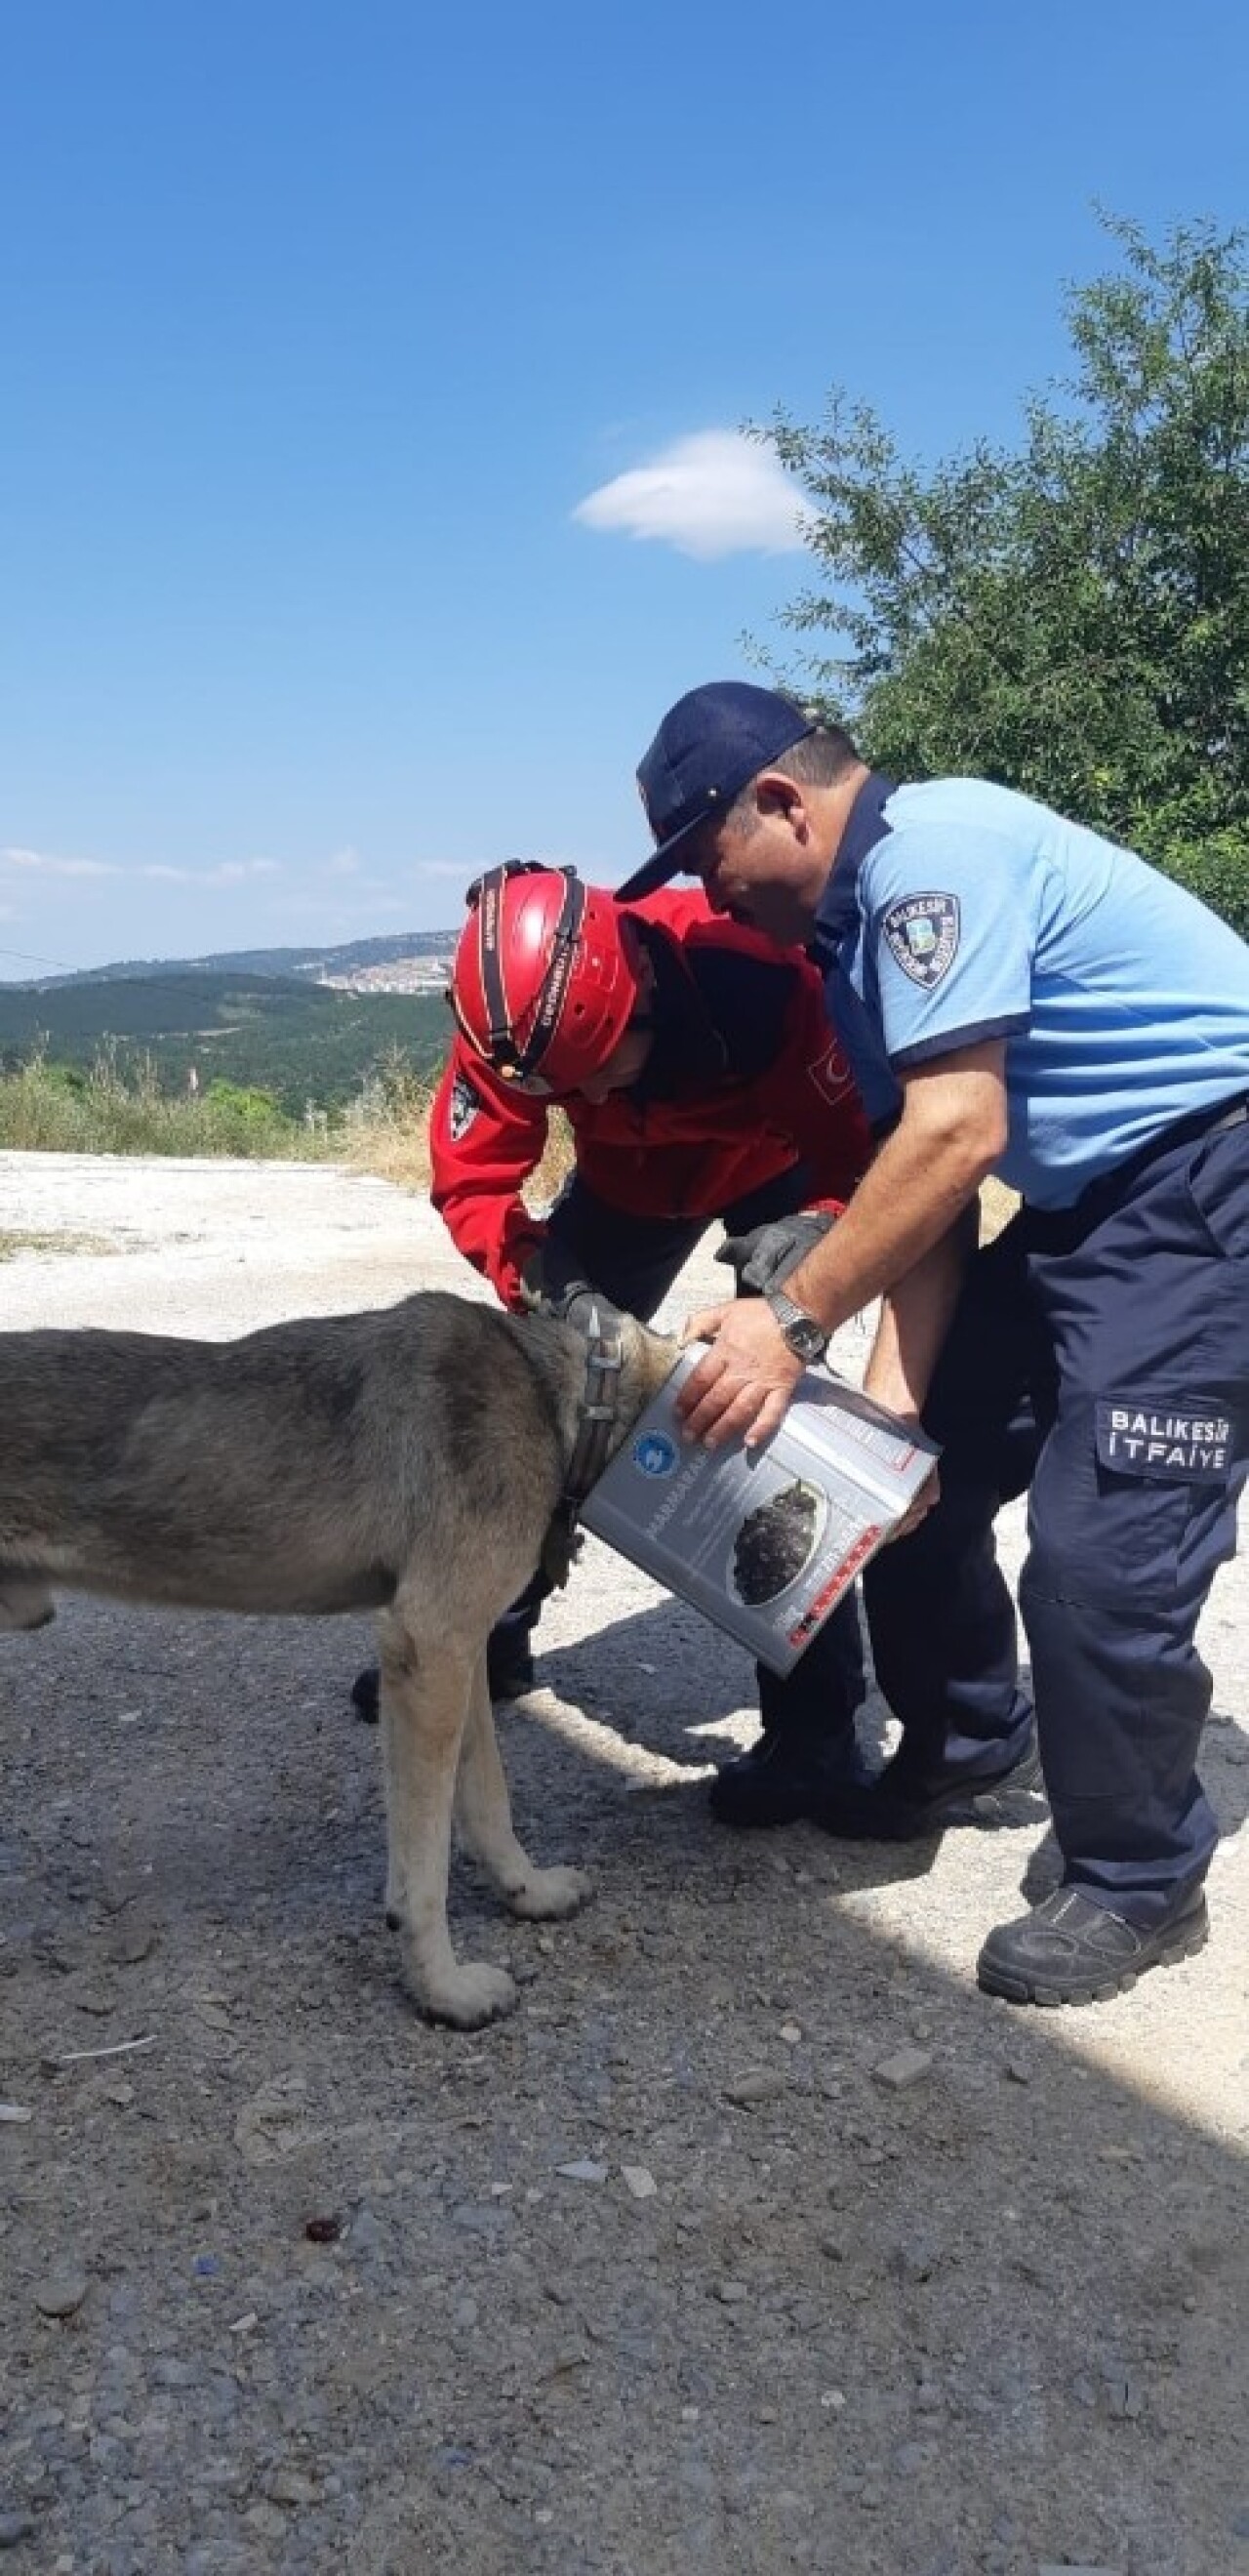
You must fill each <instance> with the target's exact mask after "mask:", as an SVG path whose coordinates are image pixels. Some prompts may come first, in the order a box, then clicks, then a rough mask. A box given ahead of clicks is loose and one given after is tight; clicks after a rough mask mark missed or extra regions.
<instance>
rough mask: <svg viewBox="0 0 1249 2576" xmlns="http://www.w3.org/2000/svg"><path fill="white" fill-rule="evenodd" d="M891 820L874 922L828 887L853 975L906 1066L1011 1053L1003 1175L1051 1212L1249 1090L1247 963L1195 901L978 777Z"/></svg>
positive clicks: (863, 891) (863, 889)
mask: <svg viewBox="0 0 1249 2576" xmlns="http://www.w3.org/2000/svg"><path fill="white" fill-rule="evenodd" d="M881 784H883V782H872V785H874V786H876V787H877V788H878V789H879V787H880V786H881ZM863 792H864V796H865V797H866V796H867V793H868V791H867V790H864V791H863ZM882 819H883V821H884V823H885V826H886V830H885V832H884V834H883V836H882V837H881V838H880V839H878V840H876V841H874V842H873V844H872V846H871V847H870V848H869V849H868V850H867V851H866V853H865V854H864V855H863V857H862V858H861V859H860V860H859V862H858V864H857V886H856V892H857V910H858V920H857V925H855V924H853V922H852V918H851V919H847V915H848V914H849V905H848V903H847V902H846V896H847V895H848V893H849V890H850V889H849V886H848V885H845V886H843V887H838V886H837V879H838V869H837V868H836V867H835V868H834V870H833V875H832V878H831V880H830V887H829V892H830V895H831V894H832V893H833V890H834V889H836V890H837V895H838V898H839V900H838V901H837V905H836V910H837V912H838V914H840V923H839V925H838V926H839V928H840V929H841V937H840V939H839V941H838V950H839V956H840V964H841V968H842V970H843V971H844V972H845V973H847V974H848V975H849V978H850V981H851V983H852V985H853V987H854V989H855V991H856V993H857V994H858V996H859V999H860V1002H861V1005H862V1009H863V1015H864V1019H865V1021H866V1022H867V1023H868V1024H869V1026H872V1025H873V1024H874V1029H875V1031H877V1032H879V1037H880V1038H881V1039H883V1046H884V1053H885V1054H886V1055H887V1057H888V1059H889V1061H890V1063H891V1065H892V1066H893V1067H894V1068H896V1069H898V1070H902V1071H905V1070H906V1068H907V1067H909V1066H911V1065H919V1064H924V1063H926V1062H927V1061H928V1060H929V1059H930V1058H934V1057H937V1056H943V1055H949V1054H950V1053H951V1052H952V1051H953V1050H954V1049H956V1048H959V1047H968V1046H974V1045H976V1044H977V1043H978V1042H980V1041H981V1040H984V1039H987V1038H994V1037H1003V1038H1005V1040H1006V1089H1007V1100H1008V1107H1009V1119H1010V1124H1009V1135H1008V1140H1007V1145H1006V1151H1005V1153H1004V1154H1003V1155H1002V1157H1001V1160H1000V1161H999V1162H998V1164H997V1165H996V1166H995V1168H996V1170H997V1172H998V1174H999V1176H1000V1177H1001V1179H1002V1180H1004V1181H1006V1182H1008V1183H1009V1184H1010V1186H1011V1187H1012V1188H1013V1189H1017V1190H1019V1191H1021V1192H1022V1194H1023V1196H1024V1197H1025V1198H1027V1199H1029V1200H1030V1201H1031V1202H1032V1203H1033V1204H1034V1205H1035V1206H1038V1207H1068V1206H1070V1205H1071V1203H1072V1202H1073V1200H1075V1199H1077V1198H1078V1197H1079V1195H1080V1192H1081V1191H1082V1190H1083V1189H1086V1188H1087V1187H1088V1184H1089V1182H1090V1181H1093V1180H1096V1179H1097V1178H1098V1177H1099V1175H1100V1174H1102V1173H1104V1172H1108V1171H1111V1170H1113V1169H1114V1167H1115V1166H1116V1165H1117V1164H1119V1163H1123V1162H1126V1161H1127V1160H1128V1158H1129V1157H1130V1156H1131V1155H1132V1154H1134V1153H1136V1152H1137V1151H1138V1149H1139V1148H1140V1147H1141V1146H1142V1145H1145V1144H1147V1143H1148V1142H1149V1140H1150V1138H1151V1137H1153V1136H1155V1135H1156V1134H1158V1133H1159V1131H1160V1130H1161V1129H1162V1128H1164V1127H1169V1126H1172V1125H1174V1124H1175V1122H1176V1121H1177V1120H1179V1119H1181V1118H1188V1117H1190V1116H1192V1115H1193V1114H1194V1113H1195V1112H1198V1111H1200V1110H1202V1109H1203V1108H1207V1107H1211V1108H1212V1107H1214V1106H1215V1105H1216V1104H1217V1103H1218V1102H1219V1101H1221V1100H1228V1101H1231V1100H1233V1099H1235V1098H1236V1097H1237V1096H1238V1095H1239V1094H1240V1093H1242V1092H1249V948H1247V947H1246V946H1245V943H1244V941H1243V940H1241V939H1238V938H1237V936H1236V933H1235V932H1234V931H1233V930H1230V929H1229V928H1228V927H1227V925H1226V923H1225V922H1222V921H1220V920H1219V919H1218V918H1217V916H1216V915H1215V914H1214V913H1212V912H1209V911H1207V909H1206V907H1205V905H1204V904H1201V903H1198V902H1197V901H1196V899H1195V897H1194V896H1192V895H1190V894H1187V893H1186V892H1185V891H1184V889H1183V888H1182V887H1181V886H1177V885H1174V884H1173V883H1172V882H1171V881H1170V880H1169V879H1168V878H1166V877H1164V876H1162V875H1160V874H1159V873H1158V871H1157V870H1156V869H1154V868H1151V867H1147V866H1146V864H1145V862H1144V860H1143V859H1139V858H1136V857H1134V856H1133V854H1132V852H1131V851H1129V850H1121V849H1118V848H1116V847H1115V845H1114V843H1113V842H1111V841H1104V840H1102V839H1100V838H1099V836H1098V834H1097V833H1095V832H1089V831H1085V830H1083V829H1082V828H1081V826H1080V825H1078V824H1075V823H1067V822H1064V821H1063V819H1062V817H1061V815H1058V814H1052V813H1051V812H1050V811H1049V810H1048V808H1047V807H1046V806H1044V805H1037V804H1034V803H1033V801H1032V799H1031V798H1030V797H1027V796H1017V795H1015V794H1014V793H1013V792H1012V791H1011V790H1010V789H1009V788H1006V787H993V786H990V785H988V784H987V783H986V782H985V781H983V780H980V779H971V778H946V779H937V780H934V781H932V782H931V783H930V784H928V785H926V786H919V787H898V788H893V789H889V790H887V793H886V797H885V801H884V804H883V809H882ZM877 828H879V827H877ZM831 909H832V907H831V906H830V911H831ZM838 1016H839V1018H840V1016H841V1015H840V1014H839V1015H838ZM843 1033H844V1034H845V1035H846V1036H847V1037H848V1038H850V1037H851V1032H850V1031H849V1030H846V1031H844V1032H843ZM864 1035H866V1031H865V1032H864ZM856 1052H857V1050H855V1049H853V1044H852V1057H853V1054H854V1053H856ZM857 1069H858V1068H857V1067H856V1070H857ZM865 1070H866V1068H865ZM880 1070H881V1068H880V1067H879V1066H878V1067H877V1078H878V1079H879V1072H880Z"/></svg>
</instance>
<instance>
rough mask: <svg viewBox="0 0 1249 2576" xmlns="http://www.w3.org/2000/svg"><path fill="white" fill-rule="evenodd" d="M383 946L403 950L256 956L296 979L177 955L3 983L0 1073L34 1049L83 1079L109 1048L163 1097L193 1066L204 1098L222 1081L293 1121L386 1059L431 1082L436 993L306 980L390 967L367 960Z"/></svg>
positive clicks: (332, 1101)
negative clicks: (337, 964) (282, 961)
mask: <svg viewBox="0 0 1249 2576" xmlns="http://www.w3.org/2000/svg"><path fill="white" fill-rule="evenodd" d="M415 935H416V936H418V937H421V938H424V939H428V940H431V942H432V940H433V938H434V936H435V934H431V933H428V932H421V933H417V934H415ZM383 947H390V948H393V949H394V950H395V951H396V952H397V955H398V956H399V957H404V956H410V955H412V954H413V951H412V949H411V947H410V946H408V945H406V944H405V943H404V942H403V941H401V940H395V941H393V942H386V941H380V940H360V941H358V942H356V943H354V947H353V950H352V951H350V952H349V951H348V950H345V949H339V950H332V949H331V950H325V951H318V952H317V953H316V955H315V956H314V957H309V952H307V951H304V950H300V951H287V950H272V949H271V950H264V949H262V950H260V951H256V952H252V953H253V955H259V956H260V957H262V958H265V959H267V960H270V961H271V960H273V959H275V958H277V957H279V956H286V955H298V957H299V959H300V972H299V973H295V974H279V973H277V972H275V971H272V968H271V966H270V965H265V966H261V967H252V968H250V969H249V968H247V967H235V966H230V967H229V968H228V969H226V968H218V967H217V966H216V965H215V964H214V963H213V961H211V960H205V961H204V963H203V964H202V965H197V964H196V962H195V961H194V960H193V959H190V958H187V959H179V960H177V961H176V962H171V963H170V964H162V965H161V966H160V967H159V969H155V970H154V969H153V968H152V967H150V966H147V967H138V966H133V967H129V966H126V967H120V966H119V967H118V968H117V969H115V970H114V971H113V972H112V973H110V974H107V975H105V974H103V973H90V974H85V975H79V976H74V977H71V978H67V979H61V980H60V981H59V982H58V983H56V984H55V985H49V984H43V985H29V984H0V1071H5V1070H7V1071H12V1070H14V1069H15V1067H17V1066H18V1065H20V1064H21V1063H23V1062H24V1061H26V1060H27V1059H29V1058H30V1057H31V1056H32V1055H38V1054H42V1055H44V1056H45V1057H47V1058H48V1059H49V1061H51V1062H53V1063H59V1064H65V1065H70V1066H75V1067H77V1068H78V1069H79V1070H82V1071H85V1070H88V1069H89V1068H90V1066H91V1065H92V1064H93V1063H94V1062H95V1060H96V1058H97V1057H98V1056H99V1055H100V1054H101V1052H105V1053H108V1054H109V1055H111V1056H112V1057H113V1058H114V1060H115V1061H116V1063H117V1065H118V1068H119V1070H120V1071H121V1072H122V1073H130V1074H133V1073H135V1072H137V1071H139V1070H140V1069H141V1068H142V1067H143V1066H144V1065H145V1063H150V1064H151V1065H153V1066H154V1067H155V1068H156V1070H157V1073H158V1075H159V1078H160V1081H161V1083H162V1085H163V1086H164V1087H165V1088H167V1089H170V1090H183V1089H185V1088H186V1087H187V1085H188V1081H189V1078H190V1074H191V1069H192V1067H194V1070H195V1075H196V1078H197V1080H198V1083H199V1086H200V1088H201V1089H206V1088H207V1086H208V1084H209V1083H210V1082H212V1081H213V1080H214V1079H215V1078H220V1079H222V1080H225V1081H229V1082H235V1083H241V1084H245V1085H247V1086H249V1087H254V1088H255V1089H257V1090H263V1091H268V1092H271V1093H272V1094H273V1095H274V1097H275V1098H276V1099H277V1100H279V1101H280V1103H281V1105H282V1107H283V1108H284V1109H285V1110H287V1111H288V1113H289V1114H290V1115H291V1116H292V1117H300V1116H302V1114H303V1111H304V1108H305V1106H306V1105H307V1104H308V1103H309V1102H311V1103H313V1104H314V1105H315V1106H316V1107H317V1108H320V1109H339V1108H342V1107H343V1106H344V1105H345V1104H346V1102H347V1101H349V1100H351V1099H353V1098H354V1097H355V1096H356V1094H357V1093H358V1092H359V1091H360V1089H361V1087H362V1085H363V1084H364V1083H366V1082H367V1081H368V1080H369V1079H370V1077H371V1076H374V1075H376V1074H377V1073H378V1071H379V1070H380V1069H381V1068H382V1067H383V1066H384V1065H385V1064H386V1063H387V1062H388V1061H393V1060H396V1059H397V1060H398V1061H399V1062H400V1063H401V1064H402V1065H403V1067H404V1069H405V1070H406V1071H408V1072H410V1073H411V1074H412V1075H414V1076H415V1077H417V1078H418V1079H421V1080H428V1079H431V1078H433V1077H435V1076H436V1075H437V1073H438V1072H439V1070H440V1069H441V1066H442V1064H443V1063H444V1061H445V1058H446V1054H447V1048H448V1045H449V1043H450V1037H451V1014H450V1012H449V1010H448V1009H447V1006H446V1003H445V1001H444V1000H443V998H442V995H441V994H440V993H437V992H434V993H428V992H425V993H368V992H365V993H359V992H342V991H336V992H331V991H328V990H327V989H326V987H325V986H324V985H323V984H321V983H319V982H317V981H315V980H312V979H313V978H315V977H316V976H317V975H319V974H320V973H321V972H323V971H328V972H333V971H334V967H333V963H332V961H333V960H334V959H336V958H344V959H346V958H348V957H349V956H351V955H354V954H357V953H359V954H360V956H361V962H362V963H363V964H364V965H366V966H367V965H370V964H377V963H388V962H389V960H381V959H378V958H377V957H376V956H375V955H365V954H364V952H368V951H374V952H375V951H377V950H379V949H381V948H383ZM433 953H435V954H437V953H438V951H437V950H436V949H434V951H433ZM305 961H306V962H305ZM339 971H340V972H341V971H344V970H343V969H341V968H340V969H339ZM346 971H350V970H349V968H348V969H347V970H346Z"/></svg>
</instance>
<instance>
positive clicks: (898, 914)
mask: <svg viewBox="0 0 1249 2576" xmlns="http://www.w3.org/2000/svg"><path fill="white" fill-rule="evenodd" d="M880 926H881V929H882V931H883V932H884V935H885V940H886V943H887V945H888V949H889V954H890V956H891V957H892V959H893V961H894V964H895V965H896V966H900V967H901V969H902V972H903V974H904V975H909V977H910V979H911V982H912V983H913V984H922V985H924V986H925V988H927V989H930V988H931V987H932V985H934V984H939V983H940V981H941V978H942V976H943V975H945V974H947V973H948V972H949V969H950V967H951V966H952V965H953V963H954V960H955V958H956V957H957V955H958V941H959V929H960V919H959V903H958V896H957V895H956V894H908V895H905V896H904V897H903V899H902V901H901V902H900V903H891V904H890V906H889V910H888V912H887V913H886V914H885V917H884V919H883V921H882V922H881V925H880Z"/></svg>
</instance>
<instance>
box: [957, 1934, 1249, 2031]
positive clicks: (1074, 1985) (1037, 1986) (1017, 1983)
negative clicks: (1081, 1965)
mask: <svg viewBox="0 0 1249 2576" xmlns="http://www.w3.org/2000/svg"><path fill="white" fill-rule="evenodd" d="M1209 1938H1210V1923H1209V1918H1208V1916H1205V1915H1203V1916H1202V1917H1201V1919H1200V1921H1199V1922H1196V1923H1189V1924H1184V1925H1179V1924H1177V1926H1176V1928H1175V1931H1174V1933H1172V1934H1171V1935H1170V1936H1169V1937H1168V1939H1167V1943H1166V1947H1165V1949H1157V1950H1155V1951H1154V1953H1153V1955H1152V1957H1151V1958H1148V1959H1143V1960H1141V1961H1140V1963H1139V1965H1138V1966H1136V1967H1135V1968H1124V1969H1122V1970H1121V1971H1120V1973H1119V1975H1118V1976H1105V1977H1097V1978H1093V1977H1076V1976H1072V1977H1061V1978H1049V1977H1044V1978H1042V1977H1025V1976H1023V1975H1019V1976H1012V1975H1011V1972H1010V1970H1009V1968H999V1966H998V1965H997V1962H996V1960H993V1959H989V1960H988V1961H981V1960H977V1962H976V1983H977V1985H978V1986H979V1987H980V1988H981V1990H982V1992H983V1993H984V1994H986V1995H999V1996H1001V1998H1002V2000H1003V2002H1005V2003H1008V2004H1039V2005H1040V2006H1041V2008H1042V2010H1045V2009H1046V2008H1047V2007H1049V2006H1052V2005H1058V2004H1108V2003H1111V2002H1113V2000H1114V1998H1115V1996H1116V1995H1130V1994H1131V1991H1132V1988H1133V1986H1135V1985H1137V1984H1139V1982H1140V1979H1141V1978H1142V1977H1147V1976H1148V1974H1149V1971H1150V1969H1151V1968H1178V1967H1181V1966H1182V1965H1183V1963H1184V1961H1185V1959H1194V1958H1195V1957H1196V1955H1197V1952H1198V1951H1199V1950H1204V1948H1205V1946H1206V1943H1207V1941H1208V1940H1209Z"/></svg>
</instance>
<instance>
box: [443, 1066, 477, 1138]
mask: <svg viewBox="0 0 1249 2576" xmlns="http://www.w3.org/2000/svg"><path fill="white" fill-rule="evenodd" d="M480 1108H481V1093H480V1092H479V1091H474V1089H473V1086H472V1084H471V1082H470V1081H469V1078H468V1075H467V1074H466V1073H457V1075H456V1077H455V1080H454V1082H453V1083H452V1085H451V1101H450V1106H449V1108H448V1111H447V1126H448V1128H449V1130H450V1134H451V1142H452V1144H453V1145H459V1144H462V1143H463V1140H464V1138H465V1137H466V1136H467V1134H468V1131H469V1128H470V1127H471V1126H472V1123H473V1120H474V1118H475V1117H476V1116H477V1113H478V1111H479V1109H480Z"/></svg>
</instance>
